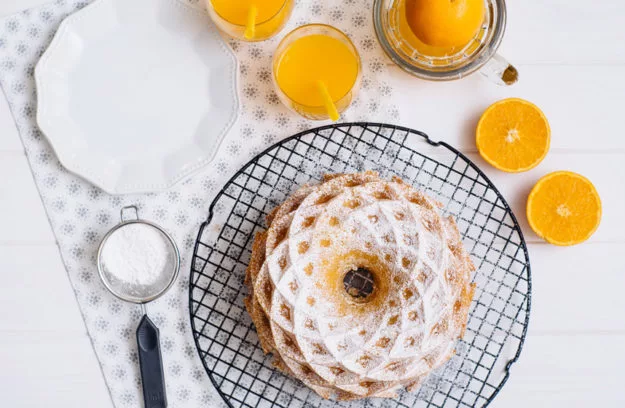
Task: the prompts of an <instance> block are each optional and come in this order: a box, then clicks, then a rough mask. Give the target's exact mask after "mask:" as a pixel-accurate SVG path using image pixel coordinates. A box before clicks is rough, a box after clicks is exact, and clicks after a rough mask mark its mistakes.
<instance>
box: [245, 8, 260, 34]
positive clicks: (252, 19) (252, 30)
mask: <svg viewBox="0 0 625 408" xmlns="http://www.w3.org/2000/svg"><path fill="white" fill-rule="evenodd" d="M256 17H258V7H256V6H255V5H254V4H252V5H251V6H250V9H249V11H248V12H247V24H246V26H245V33H244V34H243V35H244V36H245V39H246V40H251V39H253V38H254V36H255V35H256Z"/></svg>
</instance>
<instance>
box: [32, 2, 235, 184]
mask: <svg viewBox="0 0 625 408" xmlns="http://www.w3.org/2000/svg"><path fill="white" fill-rule="evenodd" d="M35 80H36V84H37V97H38V110H37V121H38V123H39V126H40V128H41V130H42V131H43V133H44V134H45V135H46V137H47V138H48V140H49V141H50V143H51V145H52V147H53V148H54V150H55V152H56V154H57V156H58V158H59V160H60V161H61V163H62V164H63V165H64V166H65V167H66V168H67V169H68V170H70V171H72V172H74V173H76V174H78V175H80V176H82V177H84V178H85V179H87V180H89V181H90V182H92V183H93V184H95V185H97V186H98V187H100V188H102V189H103V190H105V191H106V192H109V193H112V194H127V193H145V192H154V191H160V190H164V189H167V188H169V187H171V186H172V185H173V184H175V183H176V182H178V181H180V180H182V179H184V178H186V177H187V176H189V175H190V174H191V173H193V172H194V171H196V170H198V169H200V168H202V167H204V166H205V165H207V164H208V163H209V162H210V161H211V160H212V159H213V158H214V156H215V154H216V152H217V149H218V147H219V145H220V143H221V141H222V139H223V137H224V136H225V134H226V133H227V132H228V131H229V130H230V128H231V127H232V125H233V124H234V122H235V120H236V117H237V115H238V111H239V101H238V96H237V63H236V59H235V56H234V54H233V53H232V51H231V50H230V48H229V47H228V46H227V45H226V44H225V43H224V41H223V40H222V38H221V36H220V35H219V34H218V33H217V31H216V29H215V28H214V26H213V24H212V23H211V22H210V19H209V17H208V16H207V15H206V14H205V13H204V12H202V11H201V10H198V9H195V8H193V7H191V6H188V5H185V4H183V3H181V2H179V1H177V0H133V1H128V0H97V1H96V2H94V3H92V4H91V5H89V6H87V7H85V8H84V9H82V10H81V11H78V12H77V13H75V14H73V15H71V16H70V17H68V18H67V19H66V20H65V21H64V22H63V23H62V24H61V26H60V28H59V30H58V32H57V34H56V36H55V38H54V39H53V41H52V43H51V45H50V47H49V48H48V50H47V51H46V52H45V54H44V55H43V57H42V58H41V60H40V61H39V64H38V65H37V67H36V69H35Z"/></svg>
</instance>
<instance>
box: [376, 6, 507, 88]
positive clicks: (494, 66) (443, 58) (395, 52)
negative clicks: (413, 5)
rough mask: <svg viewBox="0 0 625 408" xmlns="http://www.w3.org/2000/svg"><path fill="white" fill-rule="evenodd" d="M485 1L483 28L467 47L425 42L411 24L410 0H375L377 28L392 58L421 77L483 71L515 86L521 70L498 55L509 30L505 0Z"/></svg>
mask: <svg viewBox="0 0 625 408" xmlns="http://www.w3.org/2000/svg"><path fill="white" fill-rule="evenodd" d="M484 1H485V2H486V8H485V10H486V12H485V15H484V22H483V24H482V27H481V28H480V30H479V32H478V33H477V34H476V35H475V37H474V38H473V39H472V40H471V41H470V42H469V43H468V44H466V45H465V46H463V47H456V48H437V47H432V46H428V45H426V44H424V43H423V42H421V41H420V40H419V39H418V38H417V37H416V36H415V35H414V34H413V33H412V30H411V29H410V27H409V26H408V22H407V19H406V0H375V2H374V6H373V22H374V26H375V31H376V34H377V37H378V40H379V42H380V45H381V46H382V48H383V49H384V51H385V52H386V54H387V55H388V56H389V57H390V59H391V60H393V62H395V64H397V65H398V66H399V67H400V68H402V69H403V70H405V71H407V72H409V73H410V74H412V75H414V76H417V77H419V78H422V79H427V80H431V81H450V80H454V79H460V78H464V77H466V76H467V75H470V74H472V73H474V72H476V71H480V72H482V73H483V74H484V75H485V76H486V77H487V78H489V79H490V80H492V81H493V82H495V83H498V84H501V85H512V84H514V83H515V82H517V80H518V76H519V75H518V71H517V70H516V68H515V67H514V66H512V65H511V64H510V63H508V62H507V61H506V60H505V59H504V58H503V57H501V56H500V55H498V54H497V49H498V48H499V45H500V44H501V40H502V38H503V35H504V32H505V29H506V3H505V0H484Z"/></svg>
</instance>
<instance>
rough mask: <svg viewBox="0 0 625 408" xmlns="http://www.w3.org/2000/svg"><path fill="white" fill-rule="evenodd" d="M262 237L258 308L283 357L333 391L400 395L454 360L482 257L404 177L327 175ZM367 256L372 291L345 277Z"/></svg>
mask: <svg viewBox="0 0 625 408" xmlns="http://www.w3.org/2000/svg"><path fill="white" fill-rule="evenodd" d="M268 222H269V223H270V227H269V230H268V231H267V232H266V233H263V234H261V235H260V236H259V237H257V242H255V244H254V253H253V256H252V258H253V259H252V262H251V263H250V267H249V269H248V276H247V281H248V285H249V286H250V288H251V296H250V298H248V300H247V306H248V310H249V311H250V314H251V315H252V318H253V320H254V322H255V324H256V327H257V330H258V332H259V337H260V339H261V343H262V344H263V348H264V349H265V351H266V352H273V354H274V357H275V361H276V364H277V365H278V366H279V367H280V368H281V369H283V370H284V371H286V372H287V373H289V374H292V375H294V376H296V377H298V378H299V379H300V380H302V381H303V382H304V383H306V384H307V385H308V386H310V387H311V388H313V389H314V390H315V391H317V392H318V393H319V394H320V395H322V396H323V397H325V398H329V397H335V398H338V399H354V398H363V397H368V396H380V397H390V396H393V395H394V391H395V390H397V389H398V388H400V387H402V386H405V387H407V388H409V389H414V388H416V387H418V385H419V384H420V383H421V381H422V380H423V379H424V378H425V377H426V376H427V374H428V373H429V372H431V371H432V370H433V369H434V368H436V367H438V366H440V365H442V364H443V363H445V362H446V361H447V360H448V359H449V358H450V357H451V356H452V355H453V352H454V346H455V343H456V341H457V339H458V338H460V337H461V336H462V335H463V333H464V330H465V326H466V320H467V313H468V308H469V306H470V303H471V299H472V294H473V287H472V285H471V283H470V279H471V277H470V272H471V271H472V269H473V265H472V264H471V261H470V260H469V257H468V254H467V253H466V251H465V250H464V248H463V246H462V243H461V241H460V236H459V234H458V231H457V229H456V226H455V222H454V221H453V220H451V219H446V218H443V217H442V216H441V214H440V209H439V208H438V206H437V203H436V202H435V201H433V200H432V199H430V198H429V197H427V196H425V195H423V194H422V193H420V192H418V191H416V190H415V189H413V188H412V187H410V186H408V185H406V184H404V183H403V182H401V180H399V179H395V180H393V181H384V180H381V179H380V178H379V176H378V175H377V174H376V173H373V172H366V173H360V174H353V175H338V176H332V177H328V178H327V180H326V181H325V182H324V183H322V184H320V185H317V186H305V187H303V188H301V189H300V190H298V191H297V192H296V193H294V194H293V195H292V196H291V197H290V198H289V199H287V201H286V202H285V203H284V204H283V205H282V206H280V207H278V209H276V211H274V213H273V214H272V215H271V216H270V217H269V220H268ZM359 268H362V269H364V270H367V271H369V272H370V273H371V275H372V276H373V281H374V285H373V291H372V293H371V294H370V295H369V296H367V297H366V299H364V300H363V299H356V298H354V297H352V296H351V295H350V294H349V293H348V292H346V291H345V287H344V283H343V278H344V276H345V275H346V274H347V273H348V272H349V271H353V270H357V269H359Z"/></svg>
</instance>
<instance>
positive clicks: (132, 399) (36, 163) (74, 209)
mask: <svg viewBox="0 0 625 408" xmlns="http://www.w3.org/2000/svg"><path fill="white" fill-rule="evenodd" d="M97 1H102V0H97ZM171 1H178V0H171ZM180 1H182V0H180ZM185 1H188V2H189V3H191V4H192V6H193V7H201V5H198V0H185ZM372 1H373V0H300V1H299V2H298V3H297V6H296V9H295V11H294V15H293V16H292V18H291V20H290V22H289V24H288V26H287V28H286V29H285V30H284V31H283V32H282V33H281V34H280V35H278V36H277V38H274V39H272V40H270V41H267V42H263V43H254V44H249V43H243V42H237V41H233V40H228V42H229V44H230V45H231V46H232V48H233V49H234V51H235V53H236V55H237V57H238V59H239V61H240V77H241V81H240V90H239V91H240V95H241V101H242V113H241V116H240V118H239V120H238V121H237V124H236V125H235V126H234V128H233V129H232V130H231V131H230V133H229V134H228V136H227V137H226V138H225V140H224V143H223V144H222V146H221V149H220V152H219V154H218V155H217V157H216V159H215V160H214V161H213V163H212V164H211V165H209V166H208V167H206V168H205V169H203V170H201V171H199V172H198V173H197V174H195V175H194V176H192V177H191V178H189V179H187V180H185V181H183V182H181V183H180V184H178V185H177V186H175V187H174V188H172V189H170V190H169V191H167V192H164V193H159V194H146V195H133V196H112V195H108V194H106V193H104V192H103V191H101V190H100V189H98V188H96V187H94V186H93V185H91V184H89V183H88V182H86V181H84V180H82V179H81V178H79V177H77V176H75V175H73V174H71V173H69V172H67V171H66V170H65V169H64V168H63V167H62V166H61V165H60V164H59V162H58V161H57V159H56V157H55V155H54V153H53V151H52V149H51V148H50V146H49V144H48V143H47V141H46V139H45V137H44V136H43V135H42V133H41V132H40V130H39V129H38V127H37V124H36V120H35V116H36V109H37V105H36V90H35V83H34V79H33V71H34V67H35V65H36V63H37V61H38V59H39V57H40V56H41V55H42V53H43V52H44V51H45V49H46V47H47V45H48V44H49V43H50V41H51V39H52V37H53V35H54V33H55V31H56V29H57V27H58V26H59V24H60V22H61V21H62V20H63V19H64V18H65V17H66V16H68V15H69V14H71V13H72V12H74V11H76V10H78V9H80V8H82V7H84V6H86V5H87V4H89V3H90V1H77V0H57V1H55V2H54V3H50V4H48V5H45V6H43V7H38V8H34V9H31V10H27V11H24V12H22V13H19V14H16V15H13V16H9V17H7V18H4V19H2V20H0V85H1V86H2V89H3V90H4V93H5V95H6V97H7V99H8V101H9V106H10V108H11V111H12V113H13V116H14V119H15V122H16V124H17V128H18V130H19V133H20V135H21V138H22V142H23V144H24V148H25V151H26V155H27V157H28V161H29V162H30V166H31V169H32V172H33V174H34V178H35V182H36V184H37V187H38V189H39V193H40V195H41V198H42V200H43V203H44V206H45V208H46V211H47V214H48V217H49V220H50V224H51V226H52V229H53V231H54V234H55V236H56V239H57V241H58V245H59V248H60V251H61V255H62V257H63V261H64V263H65V267H66V269H67V273H68V276H69V279H70V281H71V284H72V287H73V289H74V292H75V294H76V298H77V300H78V303H79V305H80V310H81V312H82V316H83V318H84V321H85V325H86V327H87V330H88V332H89V336H90V337H91V340H92V343H93V347H94V350H95V352H96V355H97V357H98V360H99V362H100V365H101V367H102V372H103V374H104V377H105V379H106V384H107V385H108V388H109V391H110V394H111V398H112V400H113V403H114V405H115V406H116V407H118V408H119V407H127V406H128V407H137V406H141V401H142V399H143V398H142V394H141V387H140V376H139V371H138V357H137V352H136V340H135V330H136V327H137V324H138V322H139V319H140V318H141V309H140V307H139V306H136V305H132V304H128V303H124V302H122V301H120V300H117V299H116V298H115V297H114V296H113V295H111V294H110V293H109V292H107V290H106V289H105V287H104V285H103V284H102V283H101V282H100V280H99V278H98V274H97V268H96V264H95V257H96V251H97V248H98V245H99V243H100V240H101V239H102V237H103V236H104V234H105V233H106V232H107V231H108V230H110V229H111V228H112V227H113V226H114V225H115V224H117V223H118V222H119V211H120V209H121V208H122V207H123V206H126V205H137V206H138V208H139V215H140V217H141V218H143V219H146V220H150V221H153V222H155V223H157V224H159V225H161V226H163V227H164V228H165V229H166V230H167V231H169V232H170V233H171V234H172V236H173V237H174V239H175V241H176V242H177V244H178V246H179V248H180V252H181V256H182V266H181V273H180V278H179V280H178V281H177V282H176V284H175V285H174V287H173V288H172V289H171V290H170V291H169V292H168V293H167V294H166V295H165V296H164V297H163V298H161V299H159V300H157V301H155V302H153V303H151V304H149V305H148V306H147V310H148V314H149V316H150V317H151V319H152V320H153V321H154V323H156V325H157V326H158V327H159V328H160V332H161V342H162V344H161V346H162V350H163V360H164V362H163V364H164V368H165V379H166V384H167V396H168V400H169V406H171V407H174V408H179V407H197V406H210V407H213V406H218V405H220V404H223V403H222V401H221V398H220V397H219V395H218V394H217V393H216V392H215V390H214V388H213V386H212V384H211V382H210V381H209V378H208V376H207V374H206V372H205V370H204V368H203V366H202V364H201V361H200V359H199V357H198V353H197V351H196V349H195V345H194V342H193V338H192V334H191V330H190V323H189V311H188V285H189V271H190V260H191V257H192V251H193V245H194V242H195V237H196V235H197V231H198V227H199V225H200V224H201V222H202V221H203V220H204V219H205V218H206V216H207V209H208V206H209V204H210V203H211V201H212V199H213V197H214V195H215V194H216V193H217V191H218V190H219V189H220V188H221V187H222V186H223V185H224V183H225V182H226V181H227V180H228V179H229V178H230V177H231V176H232V175H233V174H234V173H235V172H236V170H237V169H238V168H240V167H241V166H242V165H243V164H245V163H246V162H247V161H248V160H249V159H250V158H251V157H253V155H256V154H258V153H259V152H261V151H262V150H264V149H265V148H267V147H268V146H269V145H270V144H273V143H274V142H277V141H278V140H280V139H282V138H285V137H287V136H289V135H291V134H293V133H295V132H299V131H301V130H304V129H308V128H310V127H314V126H316V125H318V124H316V123H313V122H309V121H305V120H303V119H301V118H299V117H298V116H296V115H295V114H293V113H290V112H289V111H288V110H287V109H286V108H285V107H284V106H282V105H281V104H280V102H279V100H278V98H277V96H276V94H275V92H274V90H273V87H272V83H271V58H272V53H273V50H274V49H275V47H276V45H277V43H278V41H279V40H280V39H281V38H282V37H283V36H284V35H285V33H287V32H288V31H290V30H291V29H293V28H294V27H296V26H299V25H302V24H306V23H313V22H319V23H326V24H331V25H333V26H336V27H337V28H339V29H341V30H343V31H344V32H346V33H347V34H348V35H349V36H350V37H351V38H352V40H353V41H354V43H355V44H356V46H357V48H358V50H359V52H360V53H361V56H362V58H363V80H362V89H361V92H360V95H359V97H358V99H357V100H356V101H354V103H353V106H352V107H351V108H350V109H349V111H348V112H346V114H345V116H344V117H343V118H342V119H343V120H346V121H347V120H350V121H351V120H369V121H370V120H377V121H387V122H397V121H398V115H399V111H398V109H397V108H396V107H394V106H393V105H392V104H391V103H390V101H391V99H392V95H393V89H392V88H391V86H390V85H389V84H388V82H387V81H385V77H386V75H387V73H386V60H385V58H386V57H385V56H384V54H383V52H382V50H381V48H379V46H378V43H377V40H376V38H375V33H374V29H373V24H372V21H371V14H372V13H371V9H372ZM167 80H175V78H163V81H167Z"/></svg>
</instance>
